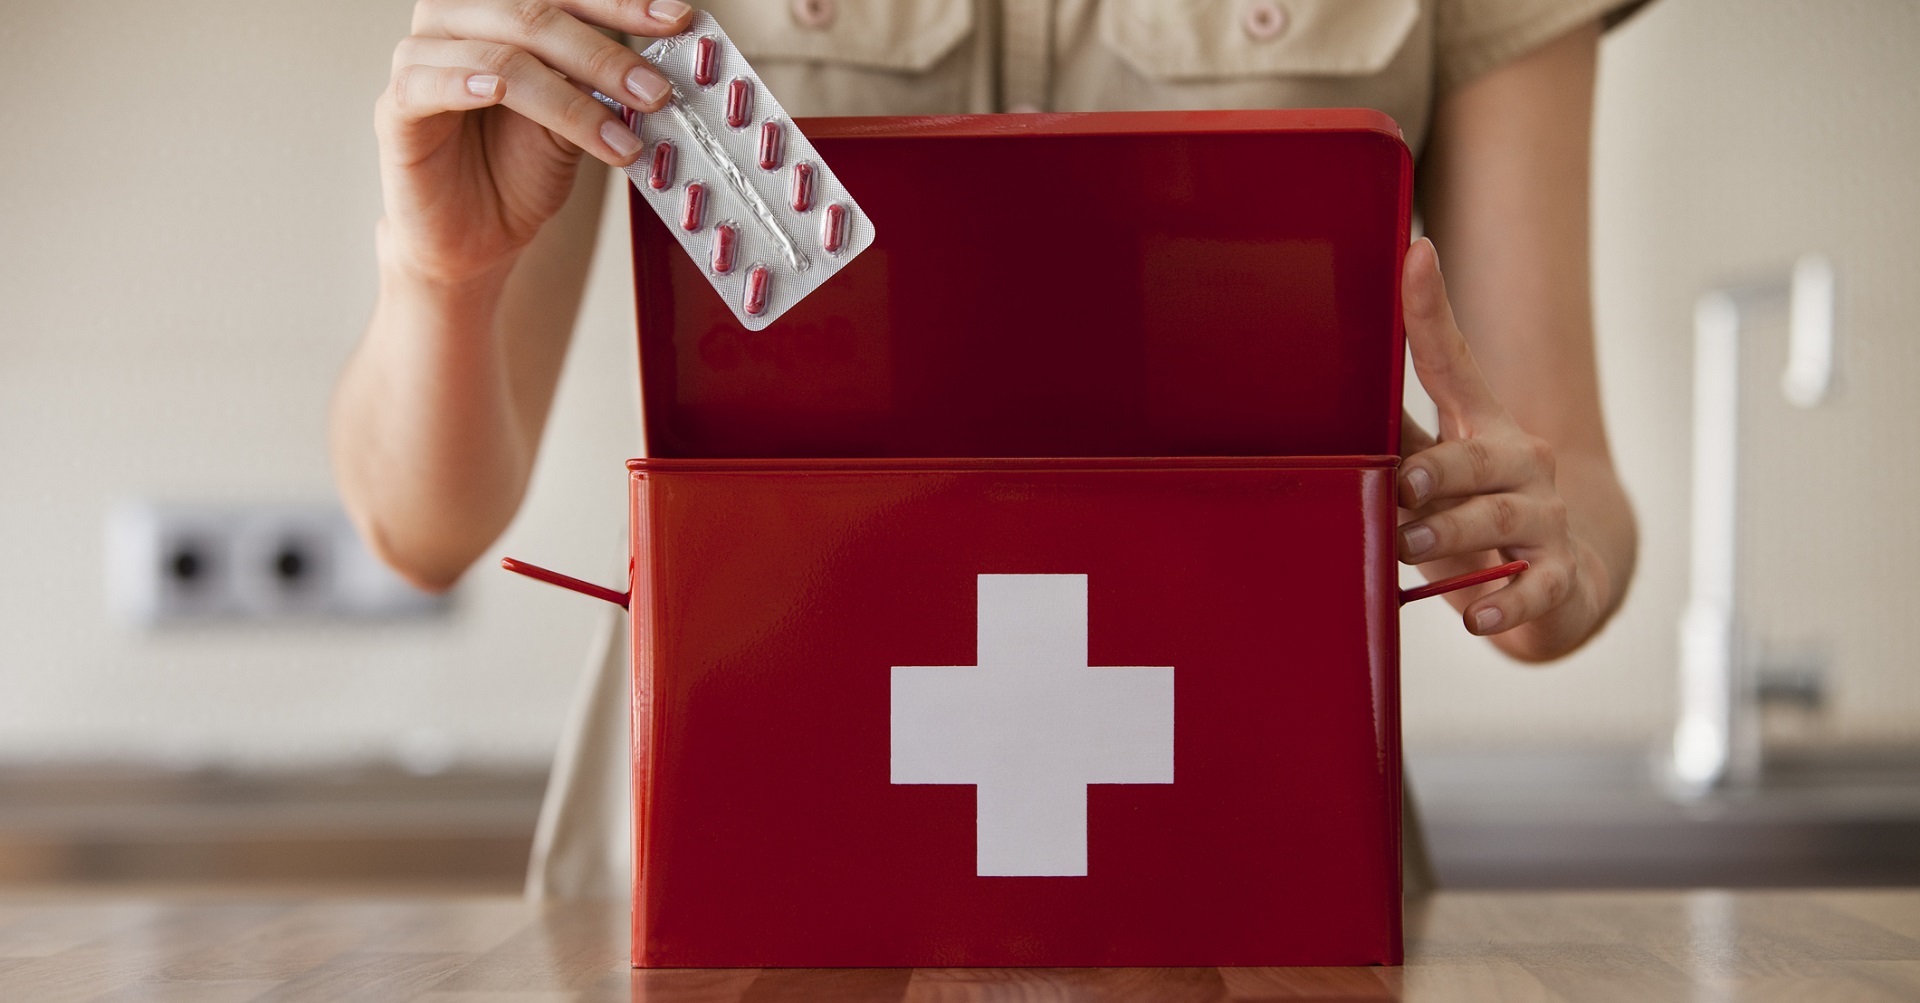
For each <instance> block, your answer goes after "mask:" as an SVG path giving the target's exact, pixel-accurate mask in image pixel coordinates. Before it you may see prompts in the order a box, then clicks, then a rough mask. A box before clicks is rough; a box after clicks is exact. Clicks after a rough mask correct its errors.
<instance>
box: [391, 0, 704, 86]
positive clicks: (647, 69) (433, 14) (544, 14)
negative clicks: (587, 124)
mask: <svg viewBox="0 0 1920 1003" xmlns="http://www.w3.org/2000/svg"><path fill="white" fill-rule="evenodd" d="M569 8H578V9H582V10H586V11H590V12H591V13H592V14H595V15H598V16H600V17H603V18H604V17H611V16H613V15H616V14H624V15H626V18H625V19H626V20H628V21H635V22H636V23H644V24H646V25H648V26H650V27H653V28H655V29H656V30H658V29H662V28H664V27H666V26H667V25H670V24H672V23H673V22H664V23H663V22H659V21H656V20H654V19H653V18H651V17H638V18H637V21H636V17H635V15H638V14H640V13H643V12H644V11H645V10H646V7H645V6H644V5H642V4H638V3H616V2H610V0H600V2H594V3H572V4H560V3H544V2H540V0H463V2H453V0H442V2H433V3H422V4H421V5H420V6H419V7H417V8H416V9H415V11H416V13H415V17H414V35H415V36H424V37H426V38H447V39H457V40H467V41H485V42H493V43H499V44H503V45H506V46H510V47H512V48H514V49H517V50H520V51H522V52H526V53H529V54H531V55H532V56H533V57H534V58H536V59H538V60H539V61H540V62H542V63H545V64H546V65H547V66H549V67H552V68H553V69H554V70H557V71H559V72H560V73H563V74H565V75H566V76H567V77H569V78H570V79H572V80H575V81H578V82H580V83H584V84H587V85H589V86H590V87H592V88H593V89H594V90H597V91H599V92H600V93H602V94H605V95H607V96H608V97H611V98H614V99H615V100H617V101H619V102H620V103H622V104H625V105H628V106H630V107H634V108H638V109H640V110H641V111H657V110H659V109H660V108H661V107H662V106H664V105H665V104H666V102H667V99H668V98H669V97H670V96H672V94H673V86H672V85H671V84H669V83H668V82H667V78H666V77H664V76H661V74H660V71H658V70H656V69H654V68H653V64H651V63H649V62H647V61H646V60H645V59H642V58H640V55H639V54H638V53H636V52H634V51H633V50H632V49H629V48H627V47H626V46H624V45H621V44H620V43H619V42H616V41H614V40H613V39H611V38H608V37H607V36H605V35H602V34H601V33H600V32H598V31H595V30H594V29H593V28H591V27H588V26H587V25H586V24H584V23H582V22H581V21H580V19H579V18H577V17H575V16H574V14H573V13H572V11H571V10H570V9H569ZM684 21H685V18H684V17H682V18H681V19H680V22H679V23H681V24H684ZM614 26H615V27H622V28H625V27H626V25H624V24H622V25H614ZM675 30H678V29H677V28H676V29H675ZM665 33H666V34H672V32H671V31H668V32H665ZM396 58H399V55H398V54H397V53H396Z"/></svg>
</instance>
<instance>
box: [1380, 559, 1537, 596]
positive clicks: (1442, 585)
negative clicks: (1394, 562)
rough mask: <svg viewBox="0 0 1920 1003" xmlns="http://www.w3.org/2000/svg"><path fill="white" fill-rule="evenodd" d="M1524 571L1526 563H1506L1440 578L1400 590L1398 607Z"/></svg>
mask: <svg viewBox="0 0 1920 1003" xmlns="http://www.w3.org/2000/svg"><path fill="white" fill-rule="evenodd" d="M1525 570H1527V562H1525V561H1508V562H1507V563H1505V564H1502V565H1500V566H1499V567H1497V568H1487V569H1486V570H1484V571H1470V572H1468V573H1466V574H1464V575H1455V576H1453V577H1452V578H1442V579H1440V580H1439V581H1437V582H1428V583H1427V584H1425V585H1421V586H1417V587H1415V588H1410V589H1401V590H1400V605H1402V606H1405V605H1406V604H1408V603H1410V602H1415V601H1417V600H1420V599H1427V598H1431V597H1433V596H1443V595H1446V594H1447V593H1449V592H1458V591H1459V590H1461V589H1464V588H1468V587H1470V586H1474V585H1485V584H1486V583H1488V582H1495V581H1499V580H1500V579H1502V578H1507V577H1511V576H1513V575H1517V574H1519V573H1520V572H1522V571H1525Z"/></svg>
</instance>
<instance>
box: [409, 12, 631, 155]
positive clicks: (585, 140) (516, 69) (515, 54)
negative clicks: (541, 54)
mask: <svg viewBox="0 0 1920 1003" xmlns="http://www.w3.org/2000/svg"><path fill="white" fill-rule="evenodd" d="M401 48H402V50H404V53H405V58H407V59H409V60H411V61H413V62H415V63H420V64H426V65H428V66H476V65H477V66H482V67H485V68H486V72H489V73H492V74H494V75H497V76H498V77H500V79H501V81H502V83H503V84H504V86H505V88H506V94H505V97H504V98H503V99H502V101H501V103H502V104H505V105H506V106H507V107H508V108H511V109H513V110H514V111H517V112H519V113H520V114H522V115H525V116H526V117H527V118H529V119H532V120H533V121H535V122H538V123H539V124H541V125H543V126H546V127H547V128H548V129H550V130H552V131H553V133H554V134H555V135H558V136H559V137H561V138H562V139H565V140H566V141H567V142H569V143H572V144H573V145H574V146H577V147H579V148H580V149H582V150H585V151H587V152H588V153H591V154H593V155H594V156H595V157H596V158H598V159H600V160H603V161H605V162H607V163H609V164H612V165H613V166H615V167H624V166H626V165H627V164H630V163H632V162H633V161H634V159H635V158H636V157H638V156H639V155H640V137H638V136H635V135H634V134H633V131H632V130H630V129H628V128H627V127H626V126H625V125H624V124H622V123H621V121H620V120H619V119H618V118H616V117H615V116H614V114H613V113H612V112H611V111H608V110H607V107H606V106H605V105H603V104H601V103H600V102H598V101H595V100H594V99H593V98H591V97H589V96H587V94H585V93H584V92H582V91H581V90H580V89H579V88H577V87H574V86H573V85H572V84H570V83H568V82H567V81H566V80H565V79H564V78H562V77H561V76H560V75H559V74H558V73H555V72H553V71H552V70H550V69H548V68H547V66H546V64H544V63H542V62H541V61H540V60H538V59H535V58H534V57H533V56H532V55H531V54H530V53H528V52H526V51H525V50H523V49H516V48H514V47H513V46H511V45H502V44H500V43H498V42H477V41H455V40H453V39H448V38H419V37H414V38H409V39H407V40H406V41H405V42H403V43H401Z"/></svg>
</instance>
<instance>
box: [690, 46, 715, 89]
mask: <svg viewBox="0 0 1920 1003" xmlns="http://www.w3.org/2000/svg"><path fill="white" fill-rule="evenodd" d="M719 53H720V44H719V43H718V42H716V41H715V40H714V37H713V36H712V35H702V36H700V40H699V41H697V42H695V43H693V82H694V83H696V84H699V85H700V86H702V87H711V86H713V81H714V73H713V68H714V63H715V61H716V60H717V59H718V57H719Z"/></svg>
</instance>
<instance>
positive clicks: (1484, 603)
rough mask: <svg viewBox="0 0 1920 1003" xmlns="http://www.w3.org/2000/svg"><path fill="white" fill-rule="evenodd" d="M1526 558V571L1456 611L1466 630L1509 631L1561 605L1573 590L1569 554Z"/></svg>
mask: <svg viewBox="0 0 1920 1003" xmlns="http://www.w3.org/2000/svg"><path fill="white" fill-rule="evenodd" d="M1529 560H1530V562H1531V563H1530V565H1529V567H1528V568H1527V570H1525V571H1522V572H1520V573H1519V574H1518V575H1515V576H1514V577H1513V579H1512V580H1511V581H1509V582H1508V583H1507V584H1506V585H1504V586H1502V587H1501V588H1498V589H1495V590H1494V591H1492V592H1490V593H1488V594H1486V595H1484V596H1481V597H1480V598H1478V599H1475V600H1474V601H1473V602H1471V603H1468V604H1467V608H1466V609H1464V610H1462V611H1461V613H1460V619H1461V620H1462V622H1464V623H1465V624H1466V626H1467V630H1469V631H1471V632H1473V633H1475V634H1498V633H1500V632H1501V631H1504V630H1512V629H1513V628H1515V627H1518V626H1521V625H1522V624H1526V623H1529V622H1531V621H1533V620H1537V619H1539V618H1540V617H1542V616H1544V615H1546V614H1547V613H1549V612H1552V611H1553V610H1555V609H1558V608H1560V607H1561V606H1563V605H1565V604H1566V602H1567V601H1568V600H1569V599H1572V598H1573V596H1574V593H1575V591H1576V590H1575V588H1574V576H1575V570H1574V568H1575V565H1574V561H1573V558H1572V557H1571V555H1555V556H1553V557H1550V558H1547V559H1544V560H1533V559H1531V558H1530V559H1529Z"/></svg>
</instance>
